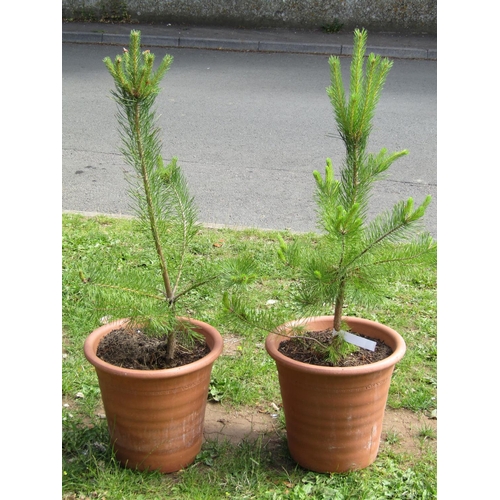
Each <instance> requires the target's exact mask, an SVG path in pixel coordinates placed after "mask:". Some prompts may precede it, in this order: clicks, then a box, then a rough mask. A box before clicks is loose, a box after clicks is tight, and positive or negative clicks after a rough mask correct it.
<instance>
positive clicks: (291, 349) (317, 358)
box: [278, 328, 393, 367]
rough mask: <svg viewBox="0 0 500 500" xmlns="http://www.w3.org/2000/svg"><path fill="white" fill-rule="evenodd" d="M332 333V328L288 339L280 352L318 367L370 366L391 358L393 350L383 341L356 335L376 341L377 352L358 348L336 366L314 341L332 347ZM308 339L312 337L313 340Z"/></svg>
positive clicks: (279, 349)
mask: <svg viewBox="0 0 500 500" xmlns="http://www.w3.org/2000/svg"><path fill="white" fill-rule="evenodd" d="M332 333H333V330H332V329H331V328H330V329H327V330H323V331H321V332H306V333H305V334H304V336H298V337H296V338H291V339H286V340H284V341H283V342H281V343H280V345H279V347H278V351H279V352H281V354H284V355H285V356H287V357H289V358H291V359H294V360H295V361H301V362H302V363H308V364H310V365H317V366H338V367H344V366H362V365H368V364H370V363H375V362H376V361H381V360H382V359H385V358H387V357H389V356H390V355H391V354H392V352H393V350H392V349H391V348H390V347H389V346H388V345H387V344H386V343H385V342H383V341H382V340H378V339H374V338H372V337H368V336H366V335H361V334H359V333H356V335H358V336H359V337H363V338H365V339H369V340H374V341H375V342H376V343H377V345H376V347H375V350H374V351H373V352H372V351H369V350H368V349H363V348H362V347H358V351H357V352H354V353H352V354H349V355H348V356H346V357H345V358H343V359H341V360H340V361H339V362H337V363H336V364H333V363H332V362H331V361H330V360H329V359H328V358H327V355H326V354H325V353H324V352H321V350H319V349H318V343H317V342H315V341H314V340H312V339H315V340H317V341H319V342H321V343H322V344H324V345H330V344H331V343H332V341H333V336H332ZM307 337H312V339H311V338H307Z"/></svg>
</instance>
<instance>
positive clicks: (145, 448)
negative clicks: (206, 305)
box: [84, 318, 223, 473]
mask: <svg viewBox="0 0 500 500" xmlns="http://www.w3.org/2000/svg"><path fill="white" fill-rule="evenodd" d="M180 319H184V320H185V321H189V322H190V323H191V324H192V325H194V327H195V328H194V329H195V331H197V332H198V333H201V334H202V335H204V336H205V339H206V341H207V343H208V345H209V346H210V349H211V352H210V353H209V354H208V355H207V356H205V357H204V358H202V359H200V360H198V361H196V362H194V363H191V364H189V365H185V366H182V367H178V368H170V369H166V370H131V369H127V368H119V367H117V366H113V365H111V364H109V363H106V362H105V361H103V360H101V359H100V358H98V357H97V356H96V351H97V346H98V345H99V342H100V340H101V339H102V338H103V337H104V336H105V335H107V334H108V333H110V332H111V331H112V330H114V329H116V328H117V327H119V326H120V325H122V324H123V323H125V322H126V320H122V321H117V322H114V323H110V324H108V325H104V326H102V327H100V328H98V329H97V330H95V331H94V332H92V333H91V334H90V335H89V336H88V337H87V339H86V341H85V346H84V351H85V357H86V358H87V359H88V361H89V362H90V363H91V364H92V365H94V367H95V369H96V372H97V376H98V379H99V387H100V389H101V397H102V401H103V404H104V410H105V412H106V419H107V422H108V430H109V434H110V437H111V442H112V445H113V447H114V450H115V453H116V457H117V458H118V460H119V461H120V462H121V463H122V464H123V465H124V466H126V467H128V468H137V469H138V470H145V469H150V470H159V471H161V472H164V473H167V472H175V471H178V470H180V469H182V468H183V467H185V466H187V465H189V464H190V463H192V462H193V460H194V459H195V457H196V455H197V454H198V453H199V451H200V448H201V443H202V438H203V423H204V419H205V407H206V402H207V395H208V388H209V384H210V374H211V370H212V365H213V363H214V361H215V360H216V359H217V358H218V357H219V355H220V354H221V352H222V346H223V341H222V337H221V335H220V334H219V332H218V331H217V330H216V329H215V328H213V327H212V326H210V325H208V324H207V323H203V322H202V321H197V320H194V319H189V320H188V319H185V318H180Z"/></svg>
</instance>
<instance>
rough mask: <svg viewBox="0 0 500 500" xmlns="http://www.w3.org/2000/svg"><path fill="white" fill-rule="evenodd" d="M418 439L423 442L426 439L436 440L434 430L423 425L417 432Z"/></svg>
mask: <svg viewBox="0 0 500 500" xmlns="http://www.w3.org/2000/svg"><path fill="white" fill-rule="evenodd" d="M418 437H419V438H421V439H422V440H424V441H425V440H426V439H436V438H437V435H436V431H435V429H434V428H432V427H430V426H428V425H424V426H423V427H421V428H420V430H419V431H418Z"/></svg>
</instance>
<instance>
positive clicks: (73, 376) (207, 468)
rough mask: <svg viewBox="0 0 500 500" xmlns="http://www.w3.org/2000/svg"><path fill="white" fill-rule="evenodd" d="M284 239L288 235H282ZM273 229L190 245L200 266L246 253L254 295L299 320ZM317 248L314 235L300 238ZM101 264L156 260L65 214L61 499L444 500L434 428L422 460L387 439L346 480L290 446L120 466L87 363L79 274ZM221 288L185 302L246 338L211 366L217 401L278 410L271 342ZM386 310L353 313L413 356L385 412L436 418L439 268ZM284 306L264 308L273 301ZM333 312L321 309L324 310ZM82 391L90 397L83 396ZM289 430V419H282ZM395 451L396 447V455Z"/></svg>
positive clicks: (423, 273) (136, 243) (133, 238)
mask: <svg viewBox="0 0 500 500" xmlns="http://www.w3.org/2000/svg"><path fill="white" fill-rule="evenodd" d="M280 234H282V235H283V236H284V237H285V238H290V237H292V235H291V234H287V233H280ZM277 235H278V233H277V232H272V231H265V232H264V231H258V230H241V231H235V230H229V229H203V230H202V231H201V232H200V234H199V235H198V238H197V240H196V242H195V245H194V251H193V254H192V255H191V257H190V258H191V259H192V262H196V259H200V258H203V259H210V260H211V261H213V262H216V261H217V260H219V259H224V258H226V257H232V256H237V255H241V254H243V253H250V254H252V255H253V257H254V259H255V263H256V265H257V267H258V270H259V276H261V278H260V279H259V280H258V281H257V282H256V283H255V284H254V285H252V286H251V287H249V294H250V300H251V301H252V302H253V303H254V305H256V306H258V307H262V308H265V307H273V308H278V309H279V310H280V311H281V313H282V314H283V316H285V317H287V316H288V317H289V319H294V318H295V316H296V312H297V311H296V309H295V306H294V304H293V302H291V301H290V299H289V291H290V290H293V288H294V281H293V275H292V274H291V271H290V270H289V269H288V268H286V267H285V266H283V265H281V264H280V262H279V260H278V259H277V256H276V248H277ZM296 237H297V238H303V239H304V240H306V241H308V242H310V243H311V244H314V241H315V239H317V235H315V234H304V235H297V236H296ZM95 262H102V263H103V264H105V265H107V266H116V267H125V266H126V267H127V269H130V268H135V269H137V270H138V272H141V273H144V275H145V277H146V278H147V279H156V266H155V256H154V254H153V253H152V251H151V250H150V249H149V248H147V245H145V244H144V241H143V240H142V237H141V234H140V233H139V232H138V231H137V228H136V226H135V224H134V221H132V220H126V219H113V218H107V217H102V216H99V217H92V218H85V217H82V216H79V215H70V214H65V215H64V216H63V276H62V284H63V303H62V309H63V330H64V332H63V349H64V353H65V357H64V358H63V364H62V392H63V403H64V402H65V401H68V402H69V403H70V407H69V408H68V407H63V410H62V419H63V420H62V426H63V442H62V452H63V462H62V464H63V471H62V484H63V495H64V496H65V498H67V499H68V500H69V499H72V498H74V499H79V498H100V499H104V498H106V499H107V500H112V499H117V500H118V499H148V500H153V499H163V498H167V497H168V498H176V499H190V500H193V499H222V498H231V499H247V498H248V499H282V498H283V499H284V498H290V499H302V498H304V499H305V498H308V499H316V498H317V499H350V498H352V499H387V498H394V499H428V498H436V490H437V485H436V482H437V478H436V468H437V464H436V463H437V459H436V453H435V451H434V450H435V447H432V446H431V445H430V443H432V441H435V435H434V434H433V433H432V431H431V429H427V428H422V429H421V430H420V433H419V439H420V442H421V449H422V453H421V454H420V455H419V456H418V457H414V456H413V455H410V454H406V453H405V452H404V451H401V450H400V449H399V448H398V446H397V443H398V441H399V440H398V438H397V436H395V435H393V436H389V439H388V441H387V445H386V446H384V447H383V448H382V450H381V453H380V454H379V457H378V459H377V460H376V462H375V463H374V464H373V465H372V466H370V467H368V468H367V469H364V470H362V471H357V472H352V473H349V474H340V475H329V474H316V473H312V472H308V471H305V470H303V469H301V468H300V467H297V466H296V465H295V464H294V463H293V461H292V460H291V458H290V457H289V455H288V451H287V447H286V441H285V439H284V438H283V436H281V440H278V442H274V443H269V442H267V441H265V440H264V439H262V440H258V441H256V442H247V441H243V442H242V443H240V444H239V445H237V446H236V445H231V444H228V443H224V442H212V441H209V442H206V443H205V444H204V445H203V448H202V451H201V453H200V455H199V456H198V458H197V460H196V462H195V463H194V464H193V465H191V466H190V467H188V468H186V469H185V470H183V471H181V472H179V473H176V474H170V475H161V474H158V473H155V472H150V473H145V472H136V471H131V470H128V469H124V468H122V467H121V466H120V465H119V464H118V463H117V462H116V461H115V460H114V458H113V455H112V451H111V450H110V447H109V445H108V435H107V430H106V423H105V420H103V419H102V418H99V416H98V415H96V412H97V407H98V405H99V404H100V394H99V387H98V383H97V377H96V375H95V372H94V368H93V367H92V366H91V365H90V364H89V363H88V362H87V361H86V360H85V358H84V356H83V343H84V340H85V338H86V336H87V335H88V334H89V333H90V332H91V331H92V330H93V329H94V328H95V327H96V326H97V322H96V321H97V320H96V318H97V317H99V315H101V316H104V315H105V314H106V311H97V314H96V311H94V310H93V309H94V308H93V304H92V302H91V301H90V300H89V297H88V295H87V293H86V289H85V286H84V285H83V284H82V282H81V280H80V278H79V270H80V269H82V268H83V269H85V268H86V266H90V265H92V264H95ZM219 292H220V291H219V290H218V289H215V290H212V289H210V288H208V287H203V288H200V289H198V290H196V291H194V292H193V293H192V294H190V295H189V297H187V299H188V303H187V306H188V307H189V308H192V310H193V312H194V311H195V317H196V318H198V319H200V320H202V321H206V322H208V323H210V324H212V325H214V326H216V328H217V329H218V330H219V331H220V332H221V334H223V335H225V334H232V335H236V336H238V337H239V338H240V339H241V342H240V343H239V347H238V350H237V352H236V353H235V355H233V356H221V357H220V358H219V359H218V360H217V362H216V363H215V365H214V368H213V374H212V384H211V388H210V393H211V395H212V396H213V397H214V398H215V399H217V400H219V401H221V402H222V403H223V404H224V405H226V406H228V407H230V408H234V409H235V410H237V409H238V408H240V407H241V406H242V405H243V406H259V405H260V406H266V407H268V406H269V404H270V402H279V401H280V395H279V386H278V380H277V374H276V368H275V365H274V362H273V361H272V360H271V359H270V357H269V356H268V354H267V353H266V351H265V349H264V347H263V343H264V340H265V336H266V333H265V332H263V331H255V330H253V329H250V328H247V327H242V326H241V325H237V324H236V323H235V322H234V321H233V320H232V319H231V318H229V317H228V316H227V314H225V313H224V311H223V308H222V305H221V296H220V293H219ZM386 296H387V301H386V303H385V304H383V305H382V306H380V307H379V308H377V309H376V311H368V310H364V309H362V308H354V307H352V306H349V305H348V306H347V308H346V311H345V313H346V314H348V315H355V316H363V317H366V318H368V319H374V320H376V321H380V322H382V323H385V324H387V325H389V326H391V327H392V328H394V329H395V330H397V331H399V333H401V335H402V336H403V337H404V339H405V341H406V343H407V353H406V355H405V357H404V358H403V360H402V361H401V362H400V363H399V364H398V365H397V366H396V369H395V372H394V376H393V381H392V385H391V390H390V394H389V401H388V405H389V406H391V407H393V408H406V409H409V410H412V411H414V412H424V413H425V414H426V415H428V414H430V413H431V412H432V411H433V410H435V409H436V408H437V401H436V393H437V387H436V385H437V384H436V380H437V374H436V357H437V347H436V341H437V338H436V336H437V332H436V316H437V311H436V269H435V268H433V269H421V270H420V271H417V272H415V274H414V275H413V276H412V277H411V279H408V280H407V281H405V282H394V283H387V294H386ZM270 299H273V300H276V301H277V302H276V303H275V304H273V305H272V306H267V305H266V303H267V301H268V300H270ZM330 312H331V311H329V310H327V309H325V313H330ZM78 392H81V393H82V394H83V396H84V397H83V398H75V395H76V394H77V393H78ZM281 424H282V422H281ZM392 445H394V446H392Z"/></svg>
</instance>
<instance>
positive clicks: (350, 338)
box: [340, 330, 377, 351]
mask: <svg viewBox="0 0 500 500" xmlns="http://www.w3.org/2000/svg"><path fill="white" fill-rule="evenodd" d="M340 334H341V335H342V337H343V338H344V340H345V341H346V342H349V344H354V345H356V346H358V347H362V348H363V349H368V350H369V351H374V350H375V347H377V343H376V342H374V341H373V340H368V339H365V338H363V337H360V336H359V335H354V333H350V332H345V331H344V330H340Z"/></svg>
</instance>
